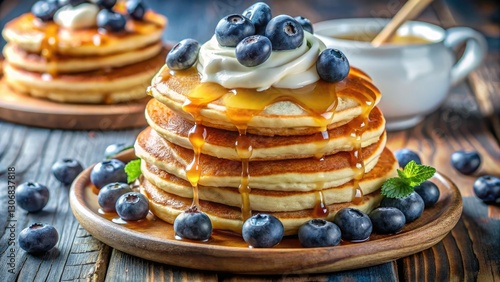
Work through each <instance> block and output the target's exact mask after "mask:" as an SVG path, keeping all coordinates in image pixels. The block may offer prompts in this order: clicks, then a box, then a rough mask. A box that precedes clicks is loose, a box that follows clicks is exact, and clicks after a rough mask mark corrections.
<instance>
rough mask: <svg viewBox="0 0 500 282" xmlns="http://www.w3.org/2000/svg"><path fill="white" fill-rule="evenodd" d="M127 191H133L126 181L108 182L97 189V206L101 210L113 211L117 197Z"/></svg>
mask: <svg viewBox="0 0 500 282" xmlns="http://www.w3.org/2000/svg"><path fill="white" fill-rule="evenodd" d="M128 192H133V191H132V188H130V185H128V184H127V183H119V182H114V183H110V184H108V185H106V186H104V187H102V188H101V190H99V194H98V195H97V203H99V206H100V207H101V209H102V210H103V211H105V212H114V211H116V201H117V200H118V198H119V197H120V196H121V195H123V194H125V193H128Z"/></svg>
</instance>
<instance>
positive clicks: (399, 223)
mask: <svg viewBox="0 0 500 282" xmlns="http://www.w3.org/2000/svg"><path fill="white" fill-rule="evenodd" d="M370 220H371V221H372V224H373V230H374V231H375V232H377V233H380V234H395V233H398V232H399V231H401V230H402V229H403V227H404V226H405V224H406V219H405V215H404V214H403V212H401V211H400V210H399V209H397V208H393V207H378V208H376V209H374V210H373V211H372V212H371V213H370Z"/></svg>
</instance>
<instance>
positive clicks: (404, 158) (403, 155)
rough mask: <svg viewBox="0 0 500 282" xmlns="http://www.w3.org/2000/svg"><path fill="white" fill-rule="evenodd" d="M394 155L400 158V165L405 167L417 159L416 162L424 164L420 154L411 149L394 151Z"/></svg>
mask: <svg viewBox="0 0 500 282" xmlns="http://www.w3.org/2000/svg"><path fill="white" fill-rule="evenodd" d="M394 156H395V157H396V159H397V160H398V163H399V167H403V168H404V167H405V166H406V165H407V164H408V163H409V162H411V161H415V163H416V164H422V161H421V160H420V157H419V155H418V154H417V153H415V152H414V151H412V150H410V149H406V148H404V149H401V150H397V151H395V152H394Z"/></svg>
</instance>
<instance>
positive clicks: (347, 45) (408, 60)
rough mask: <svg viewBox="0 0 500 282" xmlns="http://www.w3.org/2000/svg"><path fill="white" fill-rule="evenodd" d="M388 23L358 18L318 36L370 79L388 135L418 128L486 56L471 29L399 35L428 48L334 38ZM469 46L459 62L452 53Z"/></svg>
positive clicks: (319, 29) (412, 30)
mask: <svg viewBox="0 0 500 282" xmlns="http://www.w3.org/2000/svg"><path fill="white" fill-rule="evenodd" d="M388 22H389V20H388V19H380V18H355V19H338V20H329V21H324V22H319V23H316V24H315V25H314V33H315V35H316V36H317V37H318V38H320V39H321V40H322V41H323V42H324V43H325V44H326V46H328V47H331V48H336V49H339V50H341V51H342V52H344V53H345V55H346V57H347V59H348V60H349V63H350V64H351V65H352V66H355V67H357V68H360V69H361V70H363V71H364V72H366V73H367V74H368V75H370V76H371V77H372V79H373V81H374V84H375V86H377V87H378V88H379V90H380V92H381V93H382V99H381V101H380V104H379V106H380V108H381V110H382V112H383V113H384V116H385V118H386V120H387V124H386V128H387V130H399V129H404V128H409V127H412V126H414V125H416V124H418V123H419V122H420V121H421V120H422V119H423V118H424V117H425V115H427V114H429V113H431V112H432V111H434V110H436V109H437V108H438V107H439V106H440V105H441V104H442V102H443V101H444V100H445V98H446V96H447V95H448V93H449V89H450V87H451V86H453V85H456V84H457V83H458V82H460V81H461V80H463V79H464V78H465V77H466V76H467V75H468V74H469V73H470V72H471V71H473V70H474V69H475V68H476V67H478V66H479V64H480V63H481V61H482V60H483V58H484V56H485V55H486V49H487V45H486V40H485V39H484V37H483V36H482V35H481V34H480V33H478V32H476V31H474V30H473V29H470V28H467V27H454V28H450V29H447V30H445V29H443V28H441V27H439V26H436V25H433V24H429V23H425V22H417V21H409V22H406V23H405V24H404V25H402V26H401V27H400V28H399V29H398V31H397V34H398V35H400V36H405V35H414V36H418V37H421V38H423V39H425V40H426V41H429V43H425V44H413V45H393V44H384V45H382V46H380V47H376V48H375V47H373V46H371V44H370V43H369V42H361V41H352V40H344V39H338V38H335V36H342V35H347V34H373V33H377V32H378V31H380V30H381V29H382V28H383V27H384V26H385V25H386V24H387V23H388ZM461 43H465V50H464V53H463V55H462V56H461V57H460V58H459V59H458V60H456V59H455V54H454V52H453V49H454V48H455V47H457V46H460V45H461Z"/></svg>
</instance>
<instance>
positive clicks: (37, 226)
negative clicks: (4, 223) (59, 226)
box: [18, 223, 59, 254]
mask: <svg viewBox="0 0 500 282" xmlns="http://www.w3.org/2000/svg"><path fill="white" fill-rule="evenodd" d="M58 240H59V233H58V232H57V230H56V229H55V228H54V226H52V225H50V224H43V223H34V224H31V225H30V226H29V227H27V228H25V229H23V230H22V231H21V232H20V233H19V237H18V241H19V246H20V247H21V249H23V250H25V251H26V252H28V253H31V254H43V253H45V252H47V251H49V250H50V249H52V248H53V247H54V246H55V245H56V244H57V241H58Z"/></svg>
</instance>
